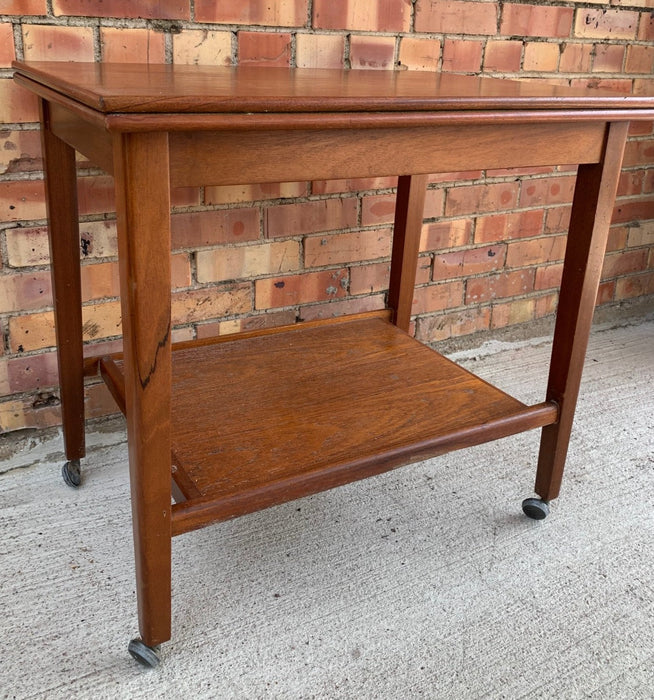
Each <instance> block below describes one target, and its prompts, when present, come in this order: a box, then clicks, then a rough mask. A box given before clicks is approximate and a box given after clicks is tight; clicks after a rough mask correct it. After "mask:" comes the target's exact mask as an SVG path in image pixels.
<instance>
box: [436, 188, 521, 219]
mask: <svg viewBox="0 0 654 700" xmlns="http://www.w3.org/2000/svg"><path fill="white" fill-rule="evenodd" d="M517 200H518V183H517V182H501V183H494V184H490V185H471V186H469V187H452V188H450V189H448V190H447V195H446V199H445V216H458V215H461V214H476V213H481V212H495V211H501V210H502V209H513V208H514V207H515V206H516V204H517Z"/></svg>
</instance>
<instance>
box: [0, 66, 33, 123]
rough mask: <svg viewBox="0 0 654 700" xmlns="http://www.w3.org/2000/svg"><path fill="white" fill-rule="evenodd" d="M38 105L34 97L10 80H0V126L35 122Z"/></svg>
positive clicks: (31, 93) (7, 78)
mask: <svg viewBox="0 0 654 700" xmlns="http://www.w3.org/2000/svg"><path fill="white" fill-rule="evenodd" d="M38 120H39V103H38V99H37V97H36V95H35V94H34V93H33V92H30V91H29V90H26V89H25V88H22V87H20V85H18V84H17V83H15V82H14V81H13V80H12V79H11V78H9V77H6V78H0V124H15V123H18V122H36V121H38Z"/></svg>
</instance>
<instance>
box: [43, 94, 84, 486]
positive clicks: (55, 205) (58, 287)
mask: <svg viewBox="0 0 654 700" xmlns="http://www.w3.org/2000/svg"><path fill="white" fill-rule="evenodd" d="M39 102H40V112H41V145H42V150H43V170H44V176H45V193H46V196H45V202H46V209H47V215H48V240H49V241H50V264H51V270H52V296H53V299H54V313H55V331H56V335H57V361H58V367H59V387H60V389H59V391H60V396H61V419H62V424H63V431H64V449H65V451H66V459H67V460H68V461H67V462H66V464H65V465H64V467H63V469H62V474H63V477H64V480H65V481H66V483H67V484H68V485H69V486H79V485H80V481H81V475H80V464H79V461H80V459H81V458H82V457H83V456H84V454H85V444H84V359H83V354H82V353H83V347H82V291H81V281H80V265H79V246H80V244H79V224H78V209H77V171H76V168H75V151H74V150H73V149H72V148H71V147H70V146H69V145H68V144H66V143H64V142H63V141H62V140H61V139H59V138H58V137H57V136H55V134H53V133H52V130H51V129H50V110H49V104H48V103H47V102H46V101H45V100H42V99H41V100H40V101H39Z"/></svg>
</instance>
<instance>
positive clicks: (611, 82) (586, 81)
mask: <svg viewBox="0 0 654 700" xmlns="http://www.w3.org/2000/svg"><path fill="white" fill-rule="evenodd" d="M633 85H635V81H634V82H633ZM570 86H571V87H581V88H584V89H585V88H590V89H591V90H596V89H598V88H600V89H605V90H617V91H618V92H624V93H625V94H629V93H630V92H632V80H631V79H630V78H573V79H572V80H571V81H570ZM633 92H634V94H636V89H635V87H634V90H633Z"/></svg>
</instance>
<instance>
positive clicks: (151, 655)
mask: <svg viewBox="0 0 654 700" xmlns="http://www.w3.org/2000/svg"><path fill="white" fill-rule="evenodd" d="M127 650H128V651H129V653H130V654H131V655H132V658H133V659H135V660H136V661H138V662H139V663H140V664H141V665H142V666H146V667H147V668H155V667H157V666H158V665H159V656H158V655H157V651H156V647H149V646H148V645H147V644H146V643H145V642H143V641H142V640H140V639H138V638H137V639H132V641H131V642H130V643H129V644H128V645H127Z"/></svg>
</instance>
